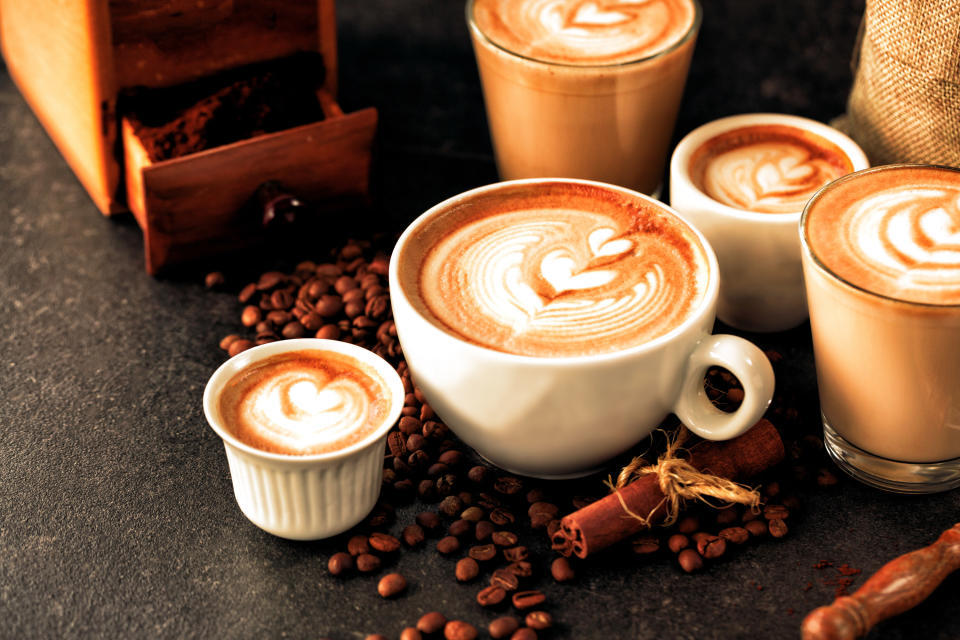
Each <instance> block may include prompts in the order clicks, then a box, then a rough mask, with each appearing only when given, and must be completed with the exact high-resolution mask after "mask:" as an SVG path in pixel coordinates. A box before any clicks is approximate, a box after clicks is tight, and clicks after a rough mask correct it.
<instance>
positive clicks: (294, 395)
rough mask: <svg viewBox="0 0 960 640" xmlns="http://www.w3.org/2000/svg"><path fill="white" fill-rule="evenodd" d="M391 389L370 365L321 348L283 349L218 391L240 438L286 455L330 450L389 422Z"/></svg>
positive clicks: (227, 421) (226, 418) (222, 407)
mask: <svg viewBox="0 0 960 640" xmlns="http://www.w3.org/2000/svg"><path fill="white" fill-rule="evenodd" d="M388 397H389V391H388V390H387V388H386V385H385V384H384V383H383V382H382V381H381V380H380V379H379V378H378V377H377V376H376V373H375V372H374V371H373V370H372V369H371V368H370V367H369V366H367V365H366V364H364V363H362V362H360V361H358V360H356V359H354V358H351V357H349V356H346V355H343V354H340V353H334V352H329V351H320V350H306V351H294V352H289V353H281V354H277V355H276V356H273V357H271V358H267V359H265V360H263V361H261V362H257V363H255V364H254V365H252V366H250V367H248V368H246V369H244V370H242V371H240V372H239V373H238V374H237V375H236V376H234V378H233V379H231V380H230V381H229V382H228V383H227V385H226V386H225V387H224V390H223V392H222V393H221V395H220V403H219V409H220V416H221V418H222V420H223V422H224V425H225V427H226V428H227V430H228V431H230V433H232V434H233V435H234V436H235V437H236V438H237V439H238V440H240V441H241V442H243V443H244V444H247V445H250V446H251V447H254V448H256V449H260V450H262V451H268V452H271V453H281V454H288V455H309V454H316V453H328V452H331V451H336V450H339V449H344V448H346V447H349V446H350V445H352V444H354V443H356V442H359V441H360V440H363V438H365V437H366V436H367V435H369V434H370V433H372V432H373V431H375V430H376V429H377V427H379V426H381V425H382V424H383V421H384V420H385V419H386V416H387V412H388V411H389V401H388Z"/></svg>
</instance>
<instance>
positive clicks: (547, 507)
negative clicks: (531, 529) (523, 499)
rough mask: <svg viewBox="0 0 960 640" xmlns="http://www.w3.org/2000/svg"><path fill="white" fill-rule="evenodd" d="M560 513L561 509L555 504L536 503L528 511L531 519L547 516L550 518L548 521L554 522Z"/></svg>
mask: <svg viewBox="0 0 960 640" xmlns="http://www.w3.org/2000/svg"><path fill="white" fill-rule="evenodd" d="M559 512H560V508H559V507H558V506H557V505H555V504H553V503H552V502H542V501H541V502H534V503H533V504H531V505H530V508H529V509H527V515H529V516H530V518H534V517H535V516H537V515H546V516H548V518H547V520H548V521H549V520H553V519H554V518H555V517H557V514H558V513H559Z"/></svg>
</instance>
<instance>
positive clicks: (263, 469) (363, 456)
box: [203, 338, 404, 540]
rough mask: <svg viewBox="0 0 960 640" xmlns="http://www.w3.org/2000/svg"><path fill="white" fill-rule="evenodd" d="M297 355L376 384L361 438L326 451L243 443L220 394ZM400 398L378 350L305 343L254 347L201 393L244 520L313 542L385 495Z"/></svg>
mask: <svg viewBox="0 0 960 640" xmlns="http://www.w3.org/2000/svg"><path fill="white" fill-rule="evenodd" d="M298 351H304V352H319V353H321V354H323V353H331V354H334V355H335V356H339V357H340V359H341V360H342V361H344V362H346V363H347V365H346V366H349V367H353V366H356V368H357V369H359V370H360V371H362V372H364V373H365V374H366V375H368V376H369V377H370V378H372V379H375V380H378V381H379V383H380V384H379V385H378V386H380V387H382V389H383V390H384V397H383V398H382V411H380V413H379V415H380V419H379V420H376V422H375V423H371V424H369V425H368V428H366V429H364V431H363V433H362V434H358V437H356V438H348V439H347V440H345V446H342V447H340V446H338V447H336V448H332V449H331V450H327V451H324V452H321V453H308V454H303V455H300V454H297V455H292V454H290V453H275V452H271V451H266V450H264V449H262V448H258V447H255V446H251V444H249V443H248V442H247V441H243V440H241V439H240V438H239V437H238V435H237V434H236V433H234V431H233V429H232V428H231V426H230V424H229V422H228V421H227V420H225V417H224V415H223V413H222V411H221V407H220V397H221V395H222V394H223V393H224V391H225V389H226V387H227V386H228V385H229V384H230V383H231V381H233V380H236V379H237V378H236V377H237V375H238V374H241V375H242V374H243V373H244V372H246V371H249V370H250V369H251V368H252V367H256V366H257V365H259V364H262V363H264V362H265V361H266V360H268V359H270V358H275V357H277V356H282V355H283V354H290V353H292V352H298ZM308 384H309V383H308ZM323 391H327V392H328V393H329V392H331V391H333V392H336V389H327V388H325V389H324V390H321V392H323ZM315 399H316V398H313V400H315ZM403 399H404V391H403V382H402V381H401V380H400V376H399V375H397V372H396V371H395V370H394V369H393V367H391V366H390V364H389V363H387V361H385V360H384V359H383V358H381V357H379V356H378V355H376V354H375V353H373V352H371V351H368V350H366V349H363V348H361V347H358V346H356V345H352V344H347V343H345V342H338V341H334V340H321V339H317V338H300V339H296V340H281V341H278V342H271V343H268V344H264V345H260V346H257V347H253V348H252V349H248V350H247V351H244V352H242V353H239V354H237V355H235V356H234V357H232V358H230V359H229V360H227V361H226V362H224V363H223V364H222V365H220V367H219V368H218V369H217V370H216V371H215V372H214V374H213V376H211V378H210V381H209V382H208V383H207V386H206V388H205V389H204V392H203V412H204V414H205V415H206V417H207V422H209V424H210V427H211V428H212V429H213V430H214V431H215V432H216V433H217V435H218V436H220V438H222V439H223V446H224V448H225V449H226V452H227V462H228V463H229V466H230V476H231V478H232V480H233V491H234V496H235V497H236V499H237V504H238V505H239V506H240V510H241V511H242V512H243V515H245V516H246V517H247V518H248V519H249V520H250V521H251V522H252V523H253V524H255V525H257V526H258V527H260V528H261V529H263V530H264V531H267V532H268V533H272V534H273V535H276V536H280V537H282V538H288V539H291V540H316V539H320V538H327V537H330V536H333V535H336V534H338V533H342V532H343V531H346V530H347V529H349V528H350V527H352V526H354V525H355V524H357V523H359V522H360V521H361V520H363V519H364V518H365V517H366V516H367V514H369V513H370V511H371V510H372V509H373V506H374V504H376V501H377V497H378V496H379V495H380V484H381V480H382V477H383V455H384V449H385V447H386V436H387V431H389V430H390V427H391V426H393V425H394V424H395V423H396V421H397V419H398V418H399V417H400V412H401V410H402V409H403ZM308 400H310V399H308ZM329 404H331V403H330V402H327V405H325V406H328V405H329ZM352 408H353V409H354V410H353V411H346V410H345V411H344V412H343V413H344V415H346V416H348V418H347V419H344V420H342V421H341V423H340V424H339V425H338V429H339V428H345V429H350V424H349V420H350V417H351V416H355V415H357V414H358V413H359V412H358V411H356V410H355V409H356V407H352ZM307 428H308V429H309V428H311V427H307ZM313 428H316V427H313ZM295 430H296V429H293V431H295ZM294 435H295V434H294Z"/></svg>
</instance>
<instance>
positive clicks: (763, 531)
mask: <svg viewBox="0 0 960 640" xmlns="http://www.w3.org/2000/svg"><path fill="white" fill-rule="evenodd" d="M743 528H744V529H746V530H747V531H749V532H750V535H752V536H753V537H754V538H760V537H763V536H765V535H767V532H768V531H769V529H768V528H767V523H766V521H765V520H751V521H750V522H747V523H745V524H744V525H743Z"/></svg>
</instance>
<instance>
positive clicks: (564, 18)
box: [473, 0, 695, 64]
mask: <svg viewBox="0 0 960 640" xmlns="http://www.w3.org/2000/svg"><path fill="white" fill-rule="evenodd" d="M473 11H474V14H473V15H474V19H475V20H476V22H477V25H478V26H479V27H480V30H481V31H482V32H483V33H484V34H485V35H486V36H487V37H488V38H490V39H491V40H492V41H494V42H496V43H497V44H499V45H501V46H503V47H505V48H507V49H509V50H511V51H514V52H515V53H519V54H521V55H524V56H528V57H532V58H537V59H542V60H546V61H552V62H562V63H565V64H614V63H619V62H627V61H630V60H638V59H641V58H644V57H647V56H650V55H654V54H656V53H658V52H660V51H663V50H664V49H667V48H669V47H670V46H672V45H673V44H675V43H677V42H679V41H680V40H681V39H682V38H683V37H684V35H685V34H686V33H687V32H688V31H689V29H690V27H691V25H692V23H693V20H694V13H695V10H694V7H693V3H692V2H691V1H690V0H620V1H616V2H615V1H611V0H606V1H604V0H592V1H587V2H584V1H583V0H475V3H474V9H473Z"/></svg>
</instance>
